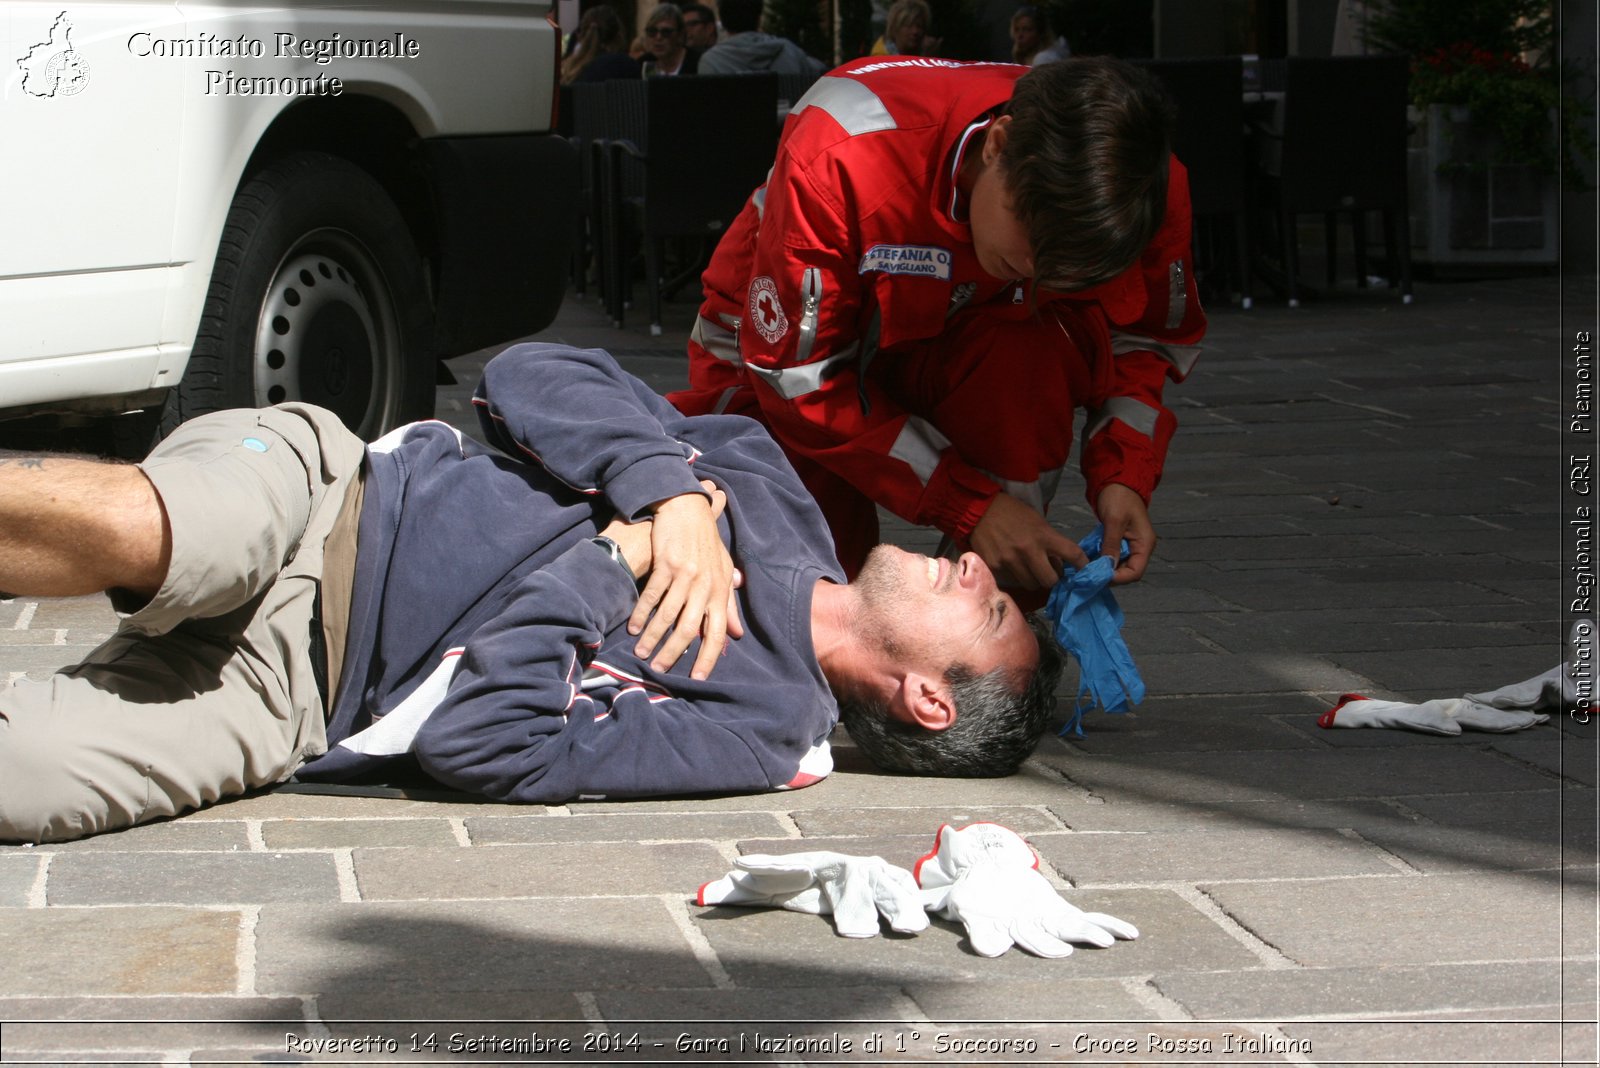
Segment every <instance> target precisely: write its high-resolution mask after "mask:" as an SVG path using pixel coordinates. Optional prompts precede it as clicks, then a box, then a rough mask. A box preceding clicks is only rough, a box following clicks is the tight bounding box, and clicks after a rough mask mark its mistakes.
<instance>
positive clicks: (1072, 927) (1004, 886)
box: [916, 823, 1139, 957]
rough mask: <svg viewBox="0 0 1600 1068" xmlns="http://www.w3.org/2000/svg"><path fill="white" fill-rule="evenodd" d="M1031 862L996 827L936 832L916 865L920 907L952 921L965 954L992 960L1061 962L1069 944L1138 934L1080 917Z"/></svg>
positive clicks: (1014, 837) (1089, 915)
mask: <svg viewBox="0 0 1600 1068" xmlns="http://www.w3.org/2000/svg"><path fill="white" fill-rule="evenodd" d="M1038 868H1039V858H1038V857H1036V856H1034V853H1033V849H1032V848H1031V847H1030V846H1029V845H1028V843H1027V842H1024V841H1023V840H1022V838H1021V836H1019V835H1018V834H1017V833H1016V832H1015V831H1012V830H1009V829H1008V828H1005V827H1002V826H1000V825H999V824H996V823H974V824H971V825H969V826H966V827H963V828H961V829H960V830H956V829H955V828H953V827H951V826H950V825H949V824H945V825H944V826H942V827H940V828H939V834H938V836H937V837H936V838H935V839H934V843H933V851H932V852H931V853H929V854H928V855H927V856H925V857H923V858H922V859H921V860H919V861H917V869H916V873H917V882H919V883H920V884H921V885H922V903H923V905H924V906H925V907H926V908H927V909H928V910H929V911H930V912H937V913H938V914H939V915H941V916H943V917H944V918H945V919H947V920H958V921H960V923H961V924H962V925H963V926H964V927H966V929H967V940H968V941H969V942H971V943H972V948H973V950H974V951H976V952H977V953H979V954H982V955H983V956H985V957H998V956H1000V954H1002V953H1004V952H1005V951H1006V950H1008V949H1010V948H1011V947H1012V946H1013V945H1018V946H1021V947H1022V948H1023V949H1025V950H1027V951H1028V952H1029V953H1032V954H1034V955H1035V956H1040V957H1065V956H1067V955H1068V954H1070V953H1071V952H1072V946H1071V945H1070V944H1069V943H1072V942H1085V943H1088V944H1089V945H1094V946H1102V947H1104V946H1109V945H1111V944H1112V943H1113V942H1114V941H1116V940H1117V939H1118V938H1138V937H1139V930H1138V928H1136V927H1134V926H1133V924H1131V923H1124V922H1123V921H1122V920H1119V919H1117V918H1116V917H1115V916H1107V915H1106V914H1105V913H1103V912H1083V911H1080V910H1079V909H1077V908H1074V907H1073V906H1072V905H1069V904H1068V903H1067V902H1066V901H1064V900H1062V898H1061V895H1060V894H1058V893H1056V890H1055V887H1053V886H1051V885H1050V882H1049V880H1047V879H1046V878H1045V877H1044V876H1043V875H1041V874H1039V870H1038Z"/></svg>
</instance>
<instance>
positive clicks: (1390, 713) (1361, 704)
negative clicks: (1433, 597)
mask: <svg viewBox="0 0 1600 1068" xmlns="http://www.w3.org/2000/svg"><path fill="white" fill-rule="evenodd" d="M1549 718H1550V717H1549V716H1546V715H1543V714H1542V713H1538V712H1524V711H1505V710H1502V709H1498V708H1490V707H1489V706H1488V705H1486V704H1479V703H1478V702H1476V701H1473V700H1470V699H1468V698H1465V697H1443V698H1439V699H1438V700H1434V701H1423V702H1422V703H1421V704H1407V703H1406V702H1404V701H1375V700H1373V699H1372V698H1370V697H1363V696H1362V695H1361V694H1358V693H1347V694H1345V695H1344V696H1343V697H1341V698H1339V703H1338V704H1336V705H1334V706H1333V707H1332V708H1330V709H1328V711H1326V712H1324V713H1323V714H1322V715H1321V716H1320V717H1318V719H1317V723H1318V724H1319V725H1320V726H1323V727H1402V728H1404V729H1406V730H1412V731H1423V732H1424V733H1427V734H1460V733H1461V731H1462V730H1463V728H1464V729H1467V730H1474V731H1490V732H1493V733H1497V734H1503V733H1505V732H1507V731H1520V730H1523V729H1524V728H1526V727H1532V726H1535V725H1537V724H1540V723H1543V722H1545V721H1546V720H1548V719H1549Z"/></svg>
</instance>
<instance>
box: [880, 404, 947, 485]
mask: <svg viewBox="0 0 1600 1068" xmlns="http://www.w3.org/2000/svg"><path fill="white" fill-rule="evenodd" d="M949 447H950V439H949V438H947V437H945V436H944V435H943V434H941V433H939V430H938V428H937V427H935V426H934V425H933V424H932V423H929V422H926V421H924V420H922V419H918V418H917V417H916V416H914V415H913V416H910V417H909V418H907V419H906V425H905V426H903V427H901V428H900V436H899V437H897V438H895V439H894V448H892V449H890V450H889V455H890V456H892V457H894V458H895V459H896V460H900V461H901V462H903V463H905V464H908V465H909V466H910V467H911V470H912V471H914V472H915V473H916V476H917V478H918V480H919V481H921V482H922V484H923V485H924V486H926V485H927V484H928V483H929V481H931V480H932V479H933V472H934V471H935V470H936V469H937V468H938V466H939V454H940V453H941V452H943V451H944V450H945V449H947V448H949Z"/></svg>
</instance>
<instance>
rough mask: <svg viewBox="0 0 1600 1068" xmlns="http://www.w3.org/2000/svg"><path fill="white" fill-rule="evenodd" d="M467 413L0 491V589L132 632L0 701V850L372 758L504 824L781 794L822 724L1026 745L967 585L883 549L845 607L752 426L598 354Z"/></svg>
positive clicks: (1000, 610)
mask: <svg viewBox="0 0 1600 1068" xmlns="http://www.w3.org/2000/svg"><path fill="white" fill-rule="evenodd" d="M474 401H475V404H476V406H477V410H478V414H479V418H480V425H481V427H482V429H483V432H484V433H485V435H486V436H487V437H488V439H489V440H490V441H491V442H492V443H493V445H494V446H495V447H496V448H497V449H498V450H500V451H494V450H492V449H490V448H486V447H484V446H482V445H479V444H478V443H477V442H475V441H473V440H472V439H470V438H466V437H463V436H462V435H461V434H459V433H458V432H457V431H455V430H454V429H452V428H451V427H450V426H448V425H446V424H444V423H440V422H434V421H429V422H422V423H413V424H411V425H409V426H406V427H402V428H400V429H398V430H396V431H394V432H392V433H390V434H389V435H387V436H385V437H384V438H383V439H381V440H380V441H377V442H375V443H373V444H372V445H370V446H363V445H362V444H361V442H360V441H359V440H357V439H356V438H354V437H353V436H352V435H351V434H350V433H349V432H348V431H347V430H345V429H344V427H343V426H342V425H340V424H339V422H338V421H337V419H335V418H334V416H333V415H332V414H331V413H329V412H326V411H324V410H322V409H319V408H315V407H313V406H309V405H302V404H286V405H281V406H278V407H275V408H267V409H260V410H240V411H232V412H221V413H217V414H215V415H210V416H205V417H203V418H201V419H197V420H195V421H193V422H191V423H187V424H184V425H183V426H182V427H180V428H179V429H178V430H177V431H175V432H174V434H173V435H172V436H171V437H170V438H168V439H167V440H166V441H165V442H163V443H162V444H161V445H160V446H158V447H157V448H156V450H155V451H154V452H152V453H151V455H150V456H149V458H148V459H146V460H145V461H144V462H143V463H141V464H140V465H138V466H130V465H118V464H105V463H97V462H90V461H81V460H73V459H66V458H59V457H42V458H27V459H26V460H25V461H23V462H18V461H17V460H12V462H9V463H4V464H0V588H3V589H6V590H10V591H13V592H14V593H17V594H24V595H31V596H70V595H79V594H86V593H91V592H95V591H101V590H109V591H111V593H112V597H113V601H114V603H115V604H116V605H117V606H118V607H119V608H120V609H123V610H125V611H128V612H130V613H131V614H129V615H128V616H127V617H126V618H125V619H124V620H123V621H122V624H121V626H120V627H119V629H118V631H117V633H116V634H115V635H114V636H112V637H111V638H110V639H109V640H107V641H106V642H105V643H104V644H103V645H102V646H100V647H99V648H98V649H96V650H95V651H94V652H92V653H91V654H89V656H88V657H87V658H86V659H85V660H84V661H83V662H82V663H80V664H78V665H76V666H74V667H70V668H66V669H64V670H62V671H60V672H58V673H56V674H55V675H54V676H52V677H51V678H50V679H49V680H47V681H45V682H31V681H27V680H22V681H18V682H16V683H13V684H11V685H9V686H6V687H3V688H0V839H4V840H10V841H15V840H23V841H33V842H39V841H55V840H60V839H67V838H74V837H77V836H79V835H83V834H89V833H93V832H97V831H105V830H111V829H114V828H120V827H126V826H130V825H132V824H135V823H140V822H144V821H146V820H151V819H156V818H160V817H163V816H170V815H174V814H176V813H179V812H182V811H184V810H186V809H190V808H194V807H196V806H199V805H203V804H206V803H208V802H211V801H215V800H217V799H218V798H222V797H227V796H230V795H235V794H239V793H242V792H244V791H246V790H251V789H255V788H258V787H262V786H268V785H271V784H273V783H276V782H281V781H283V780H284V779H286V778H288V777H289V776H290V775H291V774H293V773H295V772H296V770H297V769H300V772H301V776H302V777H303V778H307V779H317V780H330V781H340V780H345V779H348V778H350V777H353V776H356V775H358V774H364V773H367V772H371V771H373V770H376V769H383V768H385V767H386V766H388V765H389V762H391V761H397V760H405V761H407V762H410V761H415V764H416V766H417V767H420V769H421V770H422V771H423V772H425V773H426V774H428V775H429V776H432V777H433V778H434V779H436V780H437V781H439V782H441V783H444V784H447V785H449V786H453V787H456V788H459V789H462V790H468V791H472V792H474V793H478V794H482V795H485V796H487V797H491V798H495V799H498V800H504V801H515V802H540V803H560V802H565V801H570V800H573V799H575V798H578V799H582V798H602V797H611V798H626V797H648V796H653V795H665V794H685V793H700V792H727V793H741V792H756V791H766V790H781V789H790V788H796V787H802V786H806V785H809V784H811V783H813V782H815V781H816V780H817V779H819V778H821V777H822V776H824V775H826V774H827V773H828V771H829V770H830V769H831V767H832V762H831V758H830V756H829V751H828V740H827V739H828V735H829V732H830V731H831V730H832V729H833V726H834V724H835V721H836V720H838V719H839V718H840V716H841V714H842V715H843V718H844V722H845V724H846V726H847V727H848V728H849V730H850V731H851V735H852V737H853V738H855V739H856V741H857V742H858V744H860V745H861V746H862V748H863V749H864V750H866V751H867V753H868V755H870V756H872V757H873V758H874V759H877V760H882V761H883V762H884V763H885V764H886V765H887V766H889V767H893V768H898V769H902V770H908V771H919V772H923V773H926V774H946V775H1003V774H1008V773H1010V772H1011V771H1013V770H1014V769H1015V768H1016V766H1017V765H1018V764H1019V763H1020V762H1021V761H1022V760H1023V759H1024V758H1025V757H1026V756H1027V755H1028V753H1029V752H1030V751H1031V750H1032V748H1033V746H1034V743H1035V742H1036V740H1037V738H1038V735H1039V734H1040V733H1041V731H1042V730H1043V728H1044V726H1045V724H1046V721H1047V719H1048V717H1049V713H1050V711H1051V709H1052V708H1053V707H1054V697H1053V688H1054V680H1055V673H1056V671H1057V670H1058V668H1059V660H1058V658H1057V654H1056V653H1055V652H1054V649H1053V647H1052V645H1051V643H1050V639H1049V636H1048V632H1047V630H1046V629H1045V628H1044V627H1043V626H1042V624H1041V623H1040V622H1039V621H1038V620H1037V619H1032V620H1030V619H1029V618H1028V617H1025V616H1024V615H1023V614H1022V613H1020V612H1019V611H1018V610H1017V607H1016V605H1015V604H1014V603H1013V602H1012V601H1011V600H1010V599H1009V598H1008V597H1006V596H1005V595H1004V594H1002V593H1000V592H999V590H998V589H997V587H996V585H995V582H994V579H993V577H992V576H991V575H990V574H989V571H988V569H987V568H985V567H984V565H983V563H982V561H980V560H978V559H977V558H976V557H974V556H967V557H964V558H962V559H961V560H958V561H954V562H952V561H948V560H931V559H928V558H927V557H921V556H913V555H911V554H909V553H905V552H902V551H900V550H898V549H889V548H885V549H883V550H881V551H879V552H878V553H875V554H874V556H873V559H872V561H871V562H870V563H869V565H868V566H867V568H865V569H864V570H863V572H862V575H861V578H860V580H859V581H858V582H856V583H853V584H849V585H846V584H845V582H844V576H843V574H842V573H841V572H840V570H839V567H838V564H837V563H836V562H835V561H834V559H833V556H832V554H831V552H830V551H829V548H828V544H829V542H828V534H827V530H826V529H825V527H824V526H823V523H822V518H821V515H820V514H819V513H818V512H817V510H816V506H815V505H814V504H813V502H812V501H811V500H810V498H809V497H807V496H806V494H805V491H804V489H803V487H802V486H801V485H800V482H799V480H798V479H797V478H796V477H795V475H794V473H793V471H792V470H791V469H790V468H789V466H788V464H787V463H786V461H785V460H784V458H783V453H782V451H781V450H780V449H778V447H777V446H776V445H775V444H774V443H773V441H772V439H771V438H770V437H768V436H767V435H766V433H765V432H764V431H762V430H761V428H760V427H759V426H757V425H756V424H755V423H752V422H751V421H749V420H747V419H736V418H727V417H720V416H716V417H703V418H686V417H684V416H681V415H679V414H678V413H677V412H676V411H675V410H674V409H673V408H672V407H671V406H670V405H668V404H667V403H666V402H665V401H664V400H662V399H661V398H660V397H657V396H656V395H655V394H653V393H652V392H650V390H649V388H648V387H647V386H645V385H644V384H643V383H642V382H639V381H638V380H636V379H633V378H631V377H629V376H627V375H626V374H624V373H623V372H622V371H621V369H620V368H618V367H617V365H616V364H615V363H614V362H613V361H612V360H611V359H610V357H609V356H607V355H606V354H605V353H602V352H598V351H594V350H589V351H579V350H575V349H569V348H566V347H563V346H555V345H521V346H517V347H514V348H512V349H509V350H507V351H506V352H505V353H502V354H501V355H500V356H498V357H496V358H495V359H494V360H493V361H492V362H491V363H490V364H489V366H488V368H487V370H486V372H485V376H484V380H483V383H482V385H481V386H480V387H479V390H478V393H477V396H476V397H475V398H474ZM735 564H737V571H736V570H735V566H734V565H735ZM729 635H731V636H733V637H734V639H735V640H733V641H731V642H730V641H728V640H727V637H728V636H729ZM324 649H325V650H326V654H327V655H326V656H324V655H323V650H324ZM841 709H842V712H841ZM325 710H326V716H325V714H324V713H325ZM329 743H332V748H331V749H329V748H328V745H329ZM324 754H325V755H324ZM306 761H310V763H309V764H306V765H305V767H303V768H302V764H305V762H306Z"/></svg>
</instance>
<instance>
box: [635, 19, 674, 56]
mask: <svg viewBox="0 0 1600 1068" xmlns="http://www.w3.org/2000/svg"><path fill="white" fill-rule="evenodd" d="M644 44H645V48H646V49H648V50H649V52H650V54H651V55H652V56H654V57H655V58H656V59H671V58H672V57H674V56H676V55H677V54H678V53H679V52H682V51H683V30H681V29H679V28H678V26H677V24H676V23H674V22H673V21H672V20H671V19H662V20H661V21H659V22H652V23H650V25H648V26H646V27H645V28H644Z"/></svg>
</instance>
